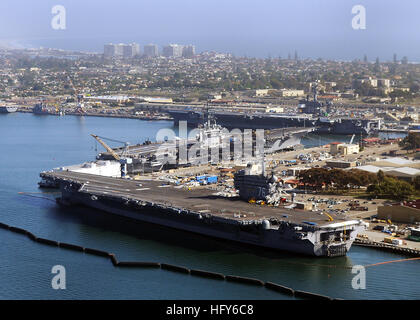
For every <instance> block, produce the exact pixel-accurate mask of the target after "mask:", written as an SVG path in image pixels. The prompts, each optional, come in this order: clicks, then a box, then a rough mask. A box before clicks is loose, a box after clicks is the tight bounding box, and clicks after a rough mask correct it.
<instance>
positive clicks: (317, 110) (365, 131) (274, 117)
mask: <svg viewBox="0 0 420 320" xmlns="http://www.w3.org/2000/svg"><path fill="white" fill-rule="evenodd" d="M317 96H318V95H317V88H316V86H314V87H313V99H312V100H311V99H310V97H309V95H308V96H307V97H306V99H303V100H300V101H299V105H298V112H297V113H288V114H284V113H270V112H252V113H251V112H233V111H219V110H212V111H197V110H188V109H186V110H169V111H168V113H169V114H170V116H171V117H172V118H173V119H174V122H175V124H179V122H180V121H187V124H188V125H189V126H192V127H197V126H198V125H200V124H202V123H203V121H204V119H205V117H206V112H210V113H211V114H212V116H213V117H214V119H215V120H216V121H217V123H218V124H220V125H222V126H223V127H226V128H238V129H278V128H290V127H299V128H314V131H315V132H316V133H321V134H324V133H326V134H337V135H341V134H342V135H350V134H357V135H360V134H361V135H364V136H365V135H369V134H371V133H372V132H373V131H376V130H379V129H380V127H381V120H380V119H365V118H361V119H358V118H348V117H335V118H334V117H330V118H326V117H325V116H324V114H323V110H324V109H331V108H332V104H331V103H330V102H326V103H325V104H324V103H321V102H319V101H318V98H317Z"/></svg>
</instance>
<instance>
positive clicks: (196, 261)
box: [0, 113, 420, 299]
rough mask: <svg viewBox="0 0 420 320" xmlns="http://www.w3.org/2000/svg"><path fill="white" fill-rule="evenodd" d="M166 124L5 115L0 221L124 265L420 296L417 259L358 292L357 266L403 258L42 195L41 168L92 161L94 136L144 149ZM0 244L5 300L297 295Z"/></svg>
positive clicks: (3, 237)
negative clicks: (237, 239) (113, 211)
mask: <svg viewBox="0 0 420 320" xmlns="http://www.w3.org/2000/svg"><path fill="white" fill-rule="evenodd" d="M167 127H170V128H171V127H172V122H165V121H162V122H147V121H139V120H129V119H113V118H99V117H73V116H65V117H54V116H36V115H33V114H19V113H16V114H8V115H0V148H1V155H0V221H1V222H3V223H7V224H10V225H14V226H18V227H21V228H25V229H27V230H29V231H31V232H32V233H34V234H36V235H37V236H39V237H45V238H50V239H55V240H58V241H63V242H70V243H74V244H79V245H82V246H85V247H92V248H97V249H102V250H106V251H109V252H114V253H115V254H116V255H117V257H118V259H120V260H145V261H157V262H164V263H171V264H177V265H183V266H186V267H189V268H196V269H204V270H209V271H214V272H220V273H224V274H235V275H240V276H249V277H254V278H259V279H262V280H264V281H273V282H277V283H280V284H283V285H286V286H289V287H292V288H294V289H299V290H306V291H311V292H316V293H320V294H324V295H328V296H331V297H336V298H344V299H419V298H420V291H419V290H418V288H419V284H420V281H419V277H418V272H419V270H420V269H419V267H420V262H419V261H406V262H398V263H390V264H385V265H380V266H375V267H369V268H367V269H366V270H367V271H366V285H367V288H366V289H365V290H354V289H352V286H351V281H352V278H353V276H354V274H352V273H351V266H353V265H368V264H373V263H377V262H382V261H388V260H396V259H402V258H405V257H404V256H400V255H397V254H392V253H387V252H381V251H376V250H373V249H368V248H361V247H356V246H353V248H352V249H351V251H350V253H349V254H348V256H347V257H340V258H334V259H324V258H323V259H318V258H312V257H304V256H295V255H290V254H282V253H273V252H266V251H263V250H256V249H249V248H246V247H244V246H238V245H235V244H232V243H228V242H224V241H218V240H214V239H208V238H204V237H201V236H197V235H193V234H189V233H185V232H179V231H174V230H169V229H166V228H161V227H158V226H151V225H145V224H142V223H137V222H132V221H128V220H125V219H122V218H119V217H115V216H110V215H108V214H105V213H102V212H98V211H93V210H90V209H87V208H77V207H74V208H65V209H63V208H59V207H57V206H56V204H55V202H54V201H52V200H53V199H54V196H55V195H54V194H39V192H41V190H40V189H38V187H37V182H38V181H39V176H38V175H39V172H40V171H42V170H48V169H51V168H54V167H60V166H63V165H69V164H75V163H81V162H84V161H86V160H91V159H94V157H95V155H96V151H95V145H96V144H95V142H94V140H93V138H91V137H90V135H89V134H90V133H95V134H98V135H101V136H105V137H110V138H113V139H117V140H121V141H130V142H131V143H137V142H142V141H144V140H145V139H147V138H150V139H153V138H154V137H155V134H156V132H157V131H158V130H159V129H160V128H167ZM322 139H326V138H325V137H323V138H322ZM345 139H347V138H345ZM99 150H100V149H99ZM19 192H25V193H33V194H31V195H32V196H29V195H28V194H26V195H23V194H19ZM39 196H42V197H47V198H48V199H50V200H48V199H45V198H40V197H39ZM0 243H1V245H0V299H290V297H288V296H286V295H282V294H279V293H275V292H272V291H269V290H266V289H264V288H260V287H253V286H247V285H241V284H233V283H228V282H223V281H216V280H210V279H201V278H197V277H192V276H188V275H183V274H178V273H173V272H168V271H163V270H159V269H158V270H155V269H152V270H148V269H145V270H139V269H119V268H114V267H113V266H112V264H111V263H110V262H109V261H108V260H106V259H103V258H101V257H94V256H90V255H85V254H81V253H77V252H72V251H68V250H62V249H59V248H53V247H48V246H44V245H41V244H38V243H35V242H32V241H30V240H29V239H27V238H26V237H24V236H21V235H18V234H14V233H11V232H9V231H5V230H2V229H0ZM54 265H63V266H65V268H66V273H67V289H66V290H53V289H52V288H51V279H52V277H53V275H52V274H51V268H52V267H53V266H54Z"/></svg>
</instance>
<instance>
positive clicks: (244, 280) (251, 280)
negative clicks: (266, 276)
mask: <svg viewBox="0 0 420 320" xmlns="http://www.w3.org/2000/svg"><path fill="white" fill-rule="evenodd" d="M226 280H227V281H232V282H241V283H248V284H254V285H257V286H263V285H264V281H261V280H258V279H254V278H248V277H239V276H232V275H229V276H226Z"/></svg>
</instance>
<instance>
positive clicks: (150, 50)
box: [144, 44, 159, 57]
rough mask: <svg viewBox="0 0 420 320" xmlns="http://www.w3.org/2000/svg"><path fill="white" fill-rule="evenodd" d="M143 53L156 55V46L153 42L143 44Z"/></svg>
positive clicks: (157, 50) (147, 55)
mask: <svg viewBox="0 0 420 320" xmlns="http://www.w3.org/2000/svg"><path fill="white" fill-rule="evenodd" d="M144 55H145V56H146V57H157V56H158V55H159V49H158V46H157V45H155V44H147V45H145V46H144Z"/></svg>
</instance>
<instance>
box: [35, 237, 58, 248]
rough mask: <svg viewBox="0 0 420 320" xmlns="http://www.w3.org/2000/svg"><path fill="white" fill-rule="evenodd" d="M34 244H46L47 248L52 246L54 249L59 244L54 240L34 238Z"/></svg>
mask: <svg viewBox="0 0 420 320" xmlns="http://www.w3.org/2000/svg"><path fill="white" fill-rule="evenodd" d="M35 241H36V242H39V243H42V244H46V245H49V246H54V247H58V245H59V243H58V242H57V241H54V240H50V239H45V238H35Z"/></svg>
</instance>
